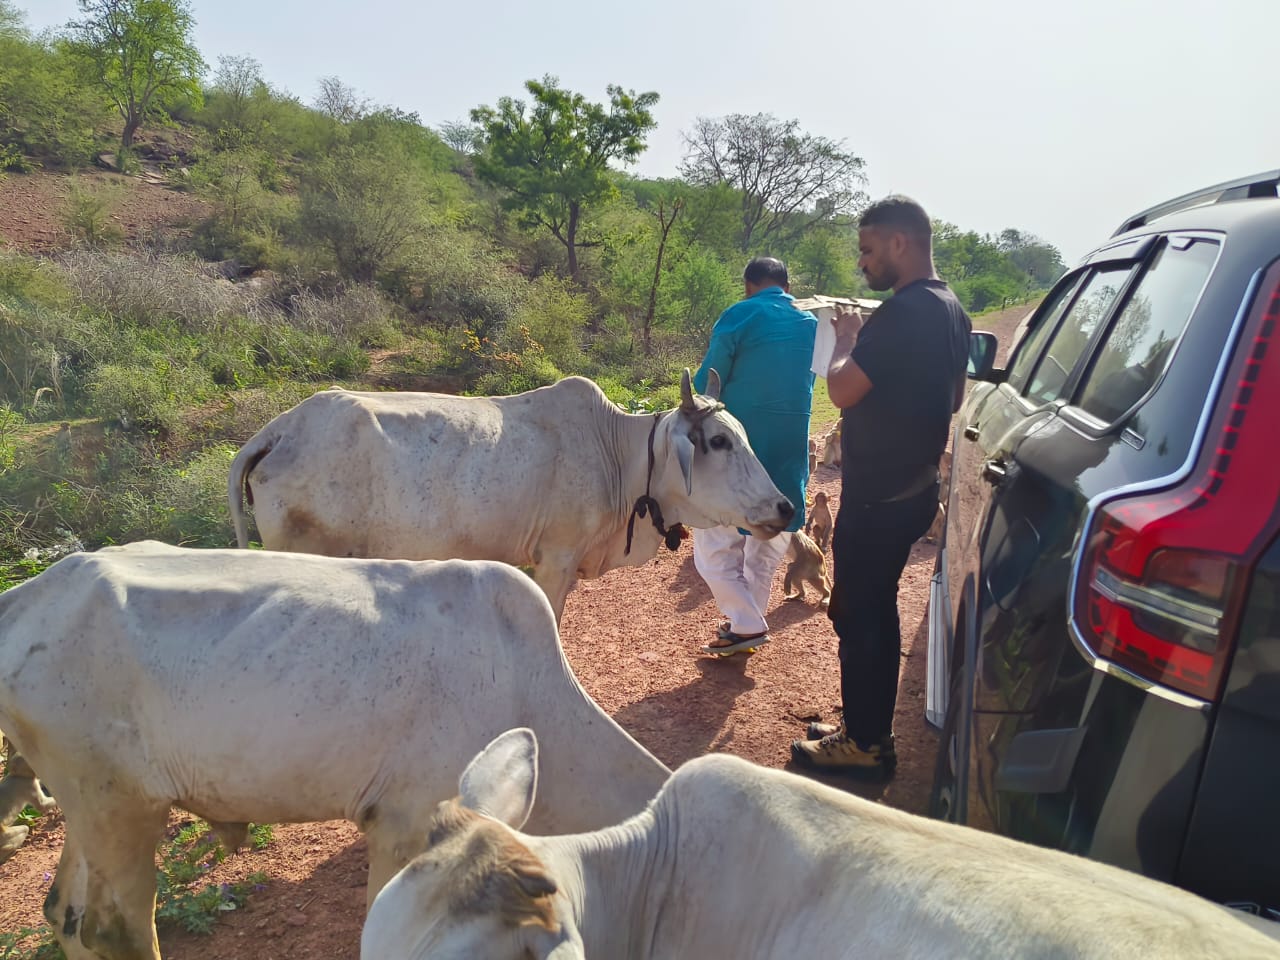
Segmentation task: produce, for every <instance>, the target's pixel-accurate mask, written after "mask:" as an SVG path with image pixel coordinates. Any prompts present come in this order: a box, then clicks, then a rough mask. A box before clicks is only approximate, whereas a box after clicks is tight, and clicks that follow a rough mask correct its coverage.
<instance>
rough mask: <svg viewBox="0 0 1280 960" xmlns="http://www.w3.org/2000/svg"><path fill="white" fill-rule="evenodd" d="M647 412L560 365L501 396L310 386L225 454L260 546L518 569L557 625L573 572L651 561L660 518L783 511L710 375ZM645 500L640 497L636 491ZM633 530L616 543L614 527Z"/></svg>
mask: <svg viewBox="0 0 1280 960" xmlns="http://www.w3.org/2000/svg"><path fill="white" fill-rule="evenodd" d="M682 389H683V398H684V399H683V402H682V403H681V405H680V406H679V407H677V408H676V409H674V410H669V411H666V412H665V413H661V414H654V415H649V414H645V415H629V414H626V413H623V412H622V410H620V409H619V408H618V407H617V406H615V405H614V404H613V403H611V402H610V401H609V399H608V398H607V397H606V396H605V395H604V393H603V392H601V390H600V388H599V387H597V386H596V385H595V384H594V383H592V382H591V381H590V380H585V379H583V378H582V377H569V378H567V379H565V380H561V381H560V382H559V383H556V384H554V385H552V386H549V387H542V388H540V389H537V390H531V391H529V392H528V393H520V394H516V395H514V396H510V397H492V398H489V397H453V396H447V395H444V394H433V393H351V392H347V391H345V390H334V389H330V390H325V391H322V392H320V393H317V394H315V395H313V396H311V397H309V398H307V399H306V400H304V401H302V403H300V404H298V405H297V406H296V407H294V408H293V409H291V410H286V411H285V412H284V413H282V414H280V416H278V417H276V418H275V419H274V420H272V421H271V422H270V423H268V424H267V425H266V426H265V427H263V428H262V429H261V430H260V431H258V433H257V434H255V435H254V436H253V437H252V438H251V439H250V440H249V442H248V443H246V444H245V445H244V447H243V448H242V449H241V450H240V452H239V454H238V455H237V456H236V458H235V461H234V463H232V465H231V476H230V478H229V481H228V490H227V493H228V498H229V502H230V506H231V516H232V518H233V519H234V521H235V527H236V539H237V540H238V541H239V544H240V546H241V547H244V546H246V545H247V544H248V527H247V525H246V522H245V516H244V507H243V504H242V499H248V501H249V502H250V503H251V504H254V513H255V516H256V519H257V523H258V530H259V532H260V534H261V536H262V543H263V545H264V546H265V547H267V548H268V549H271V550H294V551H298V552H302V553H321V554H329V555H332V556H355V557H399V558H403V559H409V560H430V559H435V560H443V559H447V558H450V557H460V558H462V559H472V560H501V561H504V562H506V563H512V564H517V565H520V564H524V565H530V566H532V567H533V568H534V571H535V573H534V579H535V580H536V581H537V583H538V585H539V586H541V587H542V589H543V590H544V591H545V592H546V594H547V597H548V598H549V599H550V600H551V606H552V608H553V609H554V610H555V613H556V619H557V621H558V620H559V618H560V614H561V612H562V611H563V609H564V602H565V597H567V596H568V594H569V591H570V590H571V589H572V588H573V585H574V583H575V582H576V581H577V580H578V578H580V577H586V578H593V577H598V576H600V575H601V574H603V573H605V572H606V571H608V570H612V569H614V568H615V567H620V566H637V565H639V564H642V563H645V562H646V561H648V560H649V559H651V558H652V557H653V556H654V554H655V553H656V552H657V550H658V546H659V544H660V543H661V542H662V539H663V537H662V535H661V532H660V531H659V530H657V529H655V524H654V523H653V522H651V521H652V520H653V519H654V518H655V517H657V516H658V514H652V513H651V514H650V515H649V517H648V518H647V519H646V518H644V517H637V518H635V519H634V522H629V521H631V519H632V516H633V511H634V508H635V507H636V506H637V505H638V504H640V503H641V502H643V498H645V497H650V498H652V501H654V502H656V504H657V506H658V508H659V511H660V517H661V519H662V520H664V521H665V523H666V525H667V526H673V525H675V524H677V523H682V524H685V525H687V526H690V527H711V526H734V525H736V526H739V527H744V528H746V529H749V530H751V532H752V533H753V534H756V535H758V536H762V537H771V536H774V535H775V534H777V533H778V532H779V531H781V530H784V529H785V528H786V527H787V525H788V523H789V522H790V521H791V518H792V516H794V513H795V508H794V506H793V505H792V504H791V502H790V501H789V500H788V499H787V498H786V497H785V496H783V494H782V493H780V492H779V491H778V489H777V487H775V486H774V485H773V482H772V481H771V480H770V479H769V475H768V474H767V473H766V472H765V470H764V467H762V466H761V465H760V462H759V461H758V460H757V459H756V456H755V454H754V453H753V452H752V450H751V445H750V444H749V443H748V442H747V435H746V433H745V432H744V431H743V429H742V425H741V424H740V423H739V422H738V421H737V420H735V419H734V418H733V417H732V416H731V415H730V414H729V413H728V412H726V411H725V410H724V409H723V407H721V406H720V405H719V403H718V402H717V397H718V396H719V391H720V380H719V377H718V376H715V375H714V372H713V375H712V376H711V377H710V378H709V382H708V387H707V391H708V395H707V396H706V397H695V396H694V395H693V393H692V392H691V390H690V386H689V372H688V371H687V370H686V371H685V373H684V378H683V381H682ZM645 505H646V506H649V505H650V504H648V503H646V504H645ZM629 536H633V537H634V540H633V542H632V543H631V545H630V550H629V551H628V549H627V546H628V538H629Z"/></svg>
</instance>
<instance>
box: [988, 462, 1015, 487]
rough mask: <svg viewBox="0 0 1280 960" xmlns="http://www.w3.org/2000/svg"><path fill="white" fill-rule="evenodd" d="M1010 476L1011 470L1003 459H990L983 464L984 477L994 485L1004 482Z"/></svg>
mask: <svg viewBox="0 0 1280 960" xmlns="http://www.w3.org/2000/svg"><path fill="white" fill-rule="evenodd" d="M1008 476H1009V471H1008V468H1007V467H1005V463H1004V461H1003V460H988V461H987V462H986V463H984V464H983V465H982V479H983V480H985V481H987V483H990V484H992V485H993V486H994V485H996V484H1000V483H1004V481H1005V478H1006V477H1008Z"/></svg>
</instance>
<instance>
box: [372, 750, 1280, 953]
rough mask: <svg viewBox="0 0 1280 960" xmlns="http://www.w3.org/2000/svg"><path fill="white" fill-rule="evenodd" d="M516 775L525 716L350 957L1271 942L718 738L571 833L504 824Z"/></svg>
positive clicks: (1072, 949) (1240, 948)
mask: <svg viewBox="0 0 1280 960" xmlns="http://www.w3.org/2000/svg"><path fill="white" fill-rule="evenodd" d="M552 776H553V775H552V774H550V772H549V771H548V773H547V776H546V777H544V778H543V779H542V783H543V785H544V789H545V788H546V787H549V786H550V785H551V784H550V783H549V781H550V779H551V777H552ZM536 783H537V747H536V741H535V739H534V737H533V734H532V732H531V731H529V730H512V731H508V732H507V733H505V734H503V735H502V736H501V737H499V738H498V739H497V740H495V741H494V742H493V743H491V744H490V746H489V747H488V748H487V749H486V750H485V751H484V752H483V753H482V754H481V755H480V756H479V757H477V758H476V760H475V761H474V762H472V763H471V764H470V765H469V766H468V768H467V770H466V771H465V773H464V774H463V776H462V779H461V784H460V788H461V797H460V798H458V799H457V800H452V801H448V802H446V803H444V804H441V806H440V812H439V814H438V815H437V817H436V820H435V823H434V824H433V826H432V828H431V835H430V843H429V845H428V847H427V849H426V851H425V852H424V853H422V854H421V855H420V856H419V857H418V858H417V859H415V860H414V861H413V863H411V864H410V865H409V866H407V867H406V868H405V869H404V870H402V871H401V872H400V873H399V874H397V875H396V877H395V879H394V880H392V881H391V882H390V883H389V884H387V886H386V887H384V888H383V890H382V892H381V893H380V894H379V895H378V897H377V899H376V900H375V901H374V903H373V907H372V908H371V909H370V911H369V915H368V918H367V920H366V921H365V926H364V934H363V938H362V940H361V947H360V956H361V960H427V958H430V960H471V958H477V957H483V958H485V960H583V958H592V960H596V958H608V960H682V958H688V960H722V958H723V960H728V958H733V960H798V958H809V957H815V958H817V957H821V958H824V960H875V958H885V960H889V958H892V960H926V958H927V960H942V958H954V957H974V958H982V960H997V958H1008V960H1014V958H1017V960H1051V958H1052V960H1116V958H1121V957H1125V958H1127V957H1151V958H1157V957H1158V958H1160V960H1178V958H1186V960H1192V958H1194V960H1262V958H1264V957H1265V958H1272V960H1274V958H1275V957H1276V956H1277V954H1278V953H1280V944H1277V943H1276V942H1275V941H1274V940H1273V939H1270V938H1269V937H1268V936H1266V935H1264V934H1263V933H1261V932H1258V930H1257V929H1255V928H1254V927H1253V926H1252V924H1263V923H1265V921H1261V920H1252V924H1251V923H1247V922H1246V921H1245V920H1243V919H1239V918H1238V917H1237V916H1235V915H1233V914H1232V913H1230V912H1229V911H1227V910H1225V909H1224V908H1222V907H1219V906H1218V905H1216V904H1213V903H1210V902H1208V901H1207V900H1202V899H1200V898H1199V897H1196V896H1193V895H1192V894H1190V893H1187V892H1186V891H1183V890H1179V889H1177V888H1175V887H1171V886H1168V885H1166V884H1163V883H1158V882H1156V881H1154V880H1151V879H1148V878H1145V877H1142V876H1139V875H1137V874H1134V873H1129V872H1127V871H1124V870H1120V869H1118V868H1116V867H1112V866H1108V865H1106V864H1102V863H1098V862H1096V861H1091V860H1085V859H1083V858H1080V857H1074V856H1071V855H1069V854H1065V853H1061V852H1058V851H1052V850H1046V849H1042V848H1039V847H1032V846H1029V845H1026V844H1021V843H1017V842H1015V841H1013V840H1009V839H1006V838H1004V837H998V836H994V835H992V834H988V833H981V832H979V831H977V830H973V829H970V828H967V827H960V826H956V825H954V824H949V823H942V822H939V821H935V820H926V819H924V818H921V817H915V816H912V815H910V814H907V813H903V812H901V811H898V810H893V809H890V808H888V807H884V806H881V805H879V804H875V803H872V802H870V801H867V800H862V799H860V798H858V797H853V796H850V795H848V794H846V793H843V792H841V791H838V790H835V789H833V788H831V787H827V786H823V785H821V784H817V783H814V782H812V781H809V780H806V779H804V778H801V777H798V776H795V775H793V774H789V773H784V772H782V771H778V770H769V769H765V768H763V767H758V766H755V765H753V764H750V763H747V762H746V761H745V760H740V759H738V758H736V757H730V756H724V755H712V756H706V757H701V758H699V759H696V760H691V761H689V762H688V763H686V764H685V765H684V766H682V767H680V769H678V770H677V771H676V772H675V773H674V774H673V775H672V777H671V778H670V779H669V780H668V781H667V782H666V784H665V785H664V786H663V788H662V790H661V791H660V792H659V793H658V795H657V797H656V798H655V800H654V801H653V802H652V803H651V804H650V805H649V807H648V808H647V809H646V810H645V811H644V812H643V813H641V814H638V815H637V816H635V817H633V818H631V819H630V820H627V821H626V822H625V823H622V824H621V825H619V826H616V827H613V828H611V829H607V830H602V831H598V832H595V833H587V834H581V835H576V836H561V837H534V836H528V835H525V834H522V833H519V832H517V829H518V828H519V826H520V824H521V823H522V822H523V821H524V818H525V817H526V816H527V815H528V811H529V807H530V804H531V803H532V802H533V797H534V793H535V785H536Z"/></svg>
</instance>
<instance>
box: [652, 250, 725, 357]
mask: <svg viewBox="0 0 1280 960" xmlns="http://www.w3.org/2000/svg"><path fill="white" fill-rule="evenodd" d="M741 276H742V275H741V272H740V271H734V270H731V269H730V268H729V267H728V266H726V265H725V263H724V262H723V261H722V260H721V259H720V258H719V257H717V256H716V255H715V254H714V253H712V252H710V251H709V250H706V249H704V248H701V247H697V246H694V247H691V248H690V249H689V250H688V252H687V253H685V255H684V256H683V257H682V258H681V259H680V261H679V262H678V263H677V264H676V265H675V266H674V267H673V268H672V270H671V273H670V274H669V275H668V276H667V277H665V278H664V279H663V293H664V298H665V299H664V305H663V307H662V310H661V313H660V317H661V319H662V320H663V322H664V323H665V324H666V325H667V326H669V327H671V328H674V329H676V330H678V331H679V332H681V333H683V334H685V335H686V336H688V337H689V338H690V339H691V340H693V341H694V342H695V343H699V344H701V345H702V346H703V347H704V348H705V345H706V342H707V339H708V337H710V335H711V328H712V326H714V325H715V322H716V319H717V318H718V317H719V316H720V314H721V313H722V312H724V309H725V308H726V307H728V306H729V305H730V304H732V303H734V302H735V301H737V300H739V299H741V298H742V280H741Z"/></svg>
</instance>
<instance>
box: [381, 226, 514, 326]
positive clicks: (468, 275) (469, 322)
mask: <svg viewBox="0 0 1280 960" xmlns="http://www.w3.org/2000/svg"><path fill="white" fill-rule="evenodd" d="M390 283H391V289H392V290H393V291H397V292H398V293H399V297H400V299H401V301H402V302H404V303H405V304H406V305H407V306H408V307H409V308H410V309H411V310H412V311H413V312H414V313H415V314H418V315H419V316H421V317H422V318H423V319H427V318H430V319H432V320H435V321H436V322H437V323H440V324H441V325H443V326H445V327H450V328H459V327H466V328H469V329H471V330H473V331H475V332H476V333H477V334H478V335H479V336H480V337H481V338H484V337H495V336H497V335H498V334H499V333H500V332H501V331H502V330H503V329H504V328H505V327H506V325H507V323H508V322H509V321H510V320H511V319H512V317H514V316H515V313H516V310H517V308H518V307H519V306H520V303H521V301H522V300H523V299H524V295H525V291H526V288H527V286H528V284H527V282H526V281H525V279H524V278H523V277H522V276H520V274H519V273H517V272H516V271H515V269H514V268H513V267H512V266H511V265H510V264H508V263H506V262H504V261H503V260H502V258H501V257H499V256H498V255H497V254H496V253H494V252H493V251H492V250H490V249H489V248H488V247H487V246H486V245H485V243H484V241H483V240H481V239H480V238H477V237H476V236H474V235H473V234H470V233H467V232H465V231H462V230H457V229H452V228H440V229H437V230H434V231H432V232H431V233H429V234H427V235H426V236H425V237H423V238H421V239H420V240H419V241H418V242H417V243H416V244H415V245H414V247H413V249H412V250H411V252H410V253H409V255H408V256H407V257H406V263H405V265H404V267H403V268H402V269H401V270H400V271H399V272H398V273H396V274H395V275H393V276H392V277H391V278H390Z"/></svg>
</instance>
